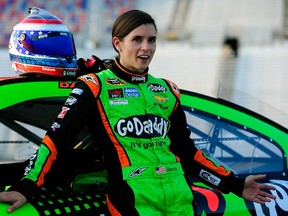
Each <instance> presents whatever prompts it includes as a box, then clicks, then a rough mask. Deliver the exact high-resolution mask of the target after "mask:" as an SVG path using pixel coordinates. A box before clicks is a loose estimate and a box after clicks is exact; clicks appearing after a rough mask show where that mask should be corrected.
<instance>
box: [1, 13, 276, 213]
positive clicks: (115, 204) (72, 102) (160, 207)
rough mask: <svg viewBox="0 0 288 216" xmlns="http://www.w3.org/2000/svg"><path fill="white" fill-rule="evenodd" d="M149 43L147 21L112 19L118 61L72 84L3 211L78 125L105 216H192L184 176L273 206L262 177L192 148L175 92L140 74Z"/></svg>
mask: <svg viewBox="0 0 288 216" xmlns="http://www.w3.org/2000/svg"><path fill="white" fill-rule="evenodd" d="M156 40H157V28H156V25H155V22H154V20H153V18H152V17H151V16H150V15H149V14H147V13H145V12H143V11H139V10H131V11H128V12H126V13H124V14H122V15H121V16H119V17H118V18H117V20H116V21H115V23H114V25H113V30H112V44H113V47H114V49H115V50H116V52H117V53H118V57H116V58H115V60H114V61H113V62H112V65H111V66H110V67H109V68H108V69H106V70H104V71H101V72H99V73H97V74H96V73H89V74H86V75H83V76H81V77H79V78H78V80H77V83H76V85H75V88H74V89H73V90H72V92H71V94H70V96H69V98H68V99H67V101H66V102H65V104H64V106H63V112H61V113H60V114H59V115H58V116H57V118H56V120H55V123H54V124H53V126H52V128H51V130H49V131H48V132H47V134H46V136H45V137H44V138H43V142H42V144H41V146H40V148H39V150H38V152H37V154H36V156H34V157H32V158H31V163H30V165H29V166H28V167H27V168H26V174H25V176H24V178H23V179H22V180H21V182H20V183H19V184H17V185H14V186H12V187H11V189H10V191H7V192H2V193H0V200H1V201H5V202H12V205H11V206H10V208H9V209H8V211H9V212H12V211H13V210H14V209H15V208H18V207H20V206H22V205H23V204H24V203H25V202H26V201H27V199H28V201H29V198H30V197H31V196H32V195H33V191H35V190H34V189H36V188H39V187H41V186H42V185H43V183H44V182H45V176H46V173H48V172H49V171H50V170H51V167H53V164H54V162H55V161H57V159H58V155H61V154H62V153H63V152H64V150H65V148H66V146H65V144H66V143H70V142H71V140H73V138H74V135H76V134H77V132H78V131H80V129H81V128H82V127H83V126H84V125H89V127H90V129H91V133H92V135H93V137H94V138H95V140H96V142H97V143H98V144H99V149H100V150H101V151H102V153H103V155H104V160H105V165H106V168H107V172H108V195H107V206H108V209H109V212H110V214H111V215H189V216H190V215H193V214H194V210H193V205H192V203H193V193H192V191H191V188H190V186H189V183H188V179H187V176H190V177H193V178H198V179H200V180H202V181H203V182H204V183H206V184H208V185H211V186H212V187H215V188H217V189H219V190H220V191H222V192H223V193H229V192H233V193H234V194H236V195H238V196H239V197H243V198H245V199H247V200H250V201H254V202H257V203H260V204H263V203H265V202H269V201H270V199H275V197H274V196H273V195H271V194H269V193H266V192H264V191H263V190H264V189H268V190H274V189H275V188H273V187H271V186H269V185H266V184H260V183H257V181H258V180H261V179H263V178H265V175H256V176H248V177H247V178H245V179H239V178H237V177H236V176H235V175H234V174H233V173H232V172H231V171H228V170H226V169H225V168H224V167H221V166H218V165H215V163H213V162H212V161H211V160H209V159H208V158H206V157H205V155H204V154H203V153H202V152H201V151H200V150H198V149H197V148H196V147H195V145H194V142H193V140H191V139H190V138H189V136H190V131H189V130H188V129H187V124H186V118H185V114H184V112H183V111H182V109H181V106H180V100H179V97H180V92H179V89H178V87H177V86H176V85H175V84H174V83H173V82H171V81H169V80H164V79H159V78H155V77H153V76H152V75H150V74H148V69H149V67H148V66H149V64H150V62H151V61H152V59H153V56H154V53H155V51H156ZM207 175H209V178H207ZM262 189H263V190H262Z"/></svg>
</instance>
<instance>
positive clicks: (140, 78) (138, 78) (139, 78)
mask: <svg viewBox="0 0 288 216" xmlns="http://www.w3.org/2000/svg"><path fill="white" fill-rule="evenodd" d="M131 81H132V82H143V83H144V82H146V76H132V77H131Z"/></svg>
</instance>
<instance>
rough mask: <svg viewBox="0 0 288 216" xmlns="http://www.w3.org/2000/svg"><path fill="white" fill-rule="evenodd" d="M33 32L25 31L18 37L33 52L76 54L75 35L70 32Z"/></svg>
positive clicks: (57, 54)
mask: <svg viewBox="0 0 288 216" xmlns="http://www.w3.org/2000/svg"><path fill="white" fill-rule="evenodd" d="M31 33H32V32H31ZM31 33H30V34H27V33H25V32H23V33H21V34H20V35H19V37H18V41H19V43H20V44H21V45H23V47H24V48H25V49H27V50H28V51H29V52H31V53H34V54H40V55H54V56H63V55H64V56H67V55H69V56H71V55H76V50H75V45H74V40H73V36H72V34H71V33H69V32H52V31H47V32H45V31H33V33H32V34H31Z"/></svg>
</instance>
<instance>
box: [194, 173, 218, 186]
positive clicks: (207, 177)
mask: <svg viewBox="0 0 288 216" xmlns="http://www.w3.org/2000/svg"><path fill="white" fill-rule="evenodd" d="M199 176H200V177H201V178H202V179H204V180H206V181H207V182H209V183H211V184H213V185H215V186H218V185H219V184H220V182H221V179H220V178H218V177H217V176H215V175H213V174H211V173H209V172H208V171H206V170H203V169H201V171H200V173H199Z"/></svg>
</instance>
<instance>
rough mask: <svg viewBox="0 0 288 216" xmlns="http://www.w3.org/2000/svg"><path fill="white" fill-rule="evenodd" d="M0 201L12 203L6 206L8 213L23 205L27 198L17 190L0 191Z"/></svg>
mask: <svg viewBox="0 0 288 216" xmlns="http://www.w3.org/2000/svg"><path fill="white" fill-rule="evenodd" d="M0 201H1V202H6V203H11V204H12V205H11V206H9V208H8V212H9V213H10V212H13V211H14V210H15V209H17V208H19V207H21V206H23V205H24V204H25V203H26V202H27V199H26V197H25V196H24V195H23V194H21V193H19V192H17V191H4V192H1V193H0Z"/></svg>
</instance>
